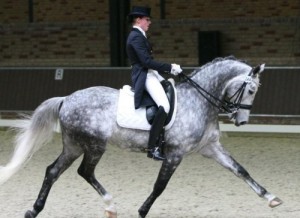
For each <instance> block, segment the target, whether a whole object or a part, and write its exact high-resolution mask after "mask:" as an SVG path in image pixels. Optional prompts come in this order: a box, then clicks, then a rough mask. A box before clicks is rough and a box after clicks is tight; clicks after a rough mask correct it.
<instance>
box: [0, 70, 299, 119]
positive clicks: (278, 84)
mask: <svg viewBox="0 0 300 218" xmlns="http://www.w3.org/2000/svg"><path fill="white" fill-rule="evenodd" d="M55 71H56V69H9V68H8V69H0V110H1V111H16V110H17V111H19V110H20V111H27V110H29V111H31V110H34V109H35V108H36V107H37V106H38V105H39V104H40V103H41V102H42V101H44V100H46V99H48V98H51V97H55V96H65V95H69V94H71V93H72V92H74V91H77V90H79V89H84V88H88V87H91V86H110V87H113V88H117V89H119V88H121V87H122V86H123V85H124V84H130V83H131V82H130V69H129V68H88V69H80V68H73V69H64V73H63V79H62V80H55V79H54V78H55ZM186 71H187V72H189V71H191V70H190V69H188V70H186ZM299 81H300V68H282V69H277V68H267V69H266V70H265V72H264V73H263V74H262V76H261V84H262V85H261V86H260V88H259V91H258V93H257V96H256V99H255V102H254V105H253V109H252V112H251V113H252V114H276V115H299V114H300V97H299V95H300V94H299V93H300V86H299Z"/></svg>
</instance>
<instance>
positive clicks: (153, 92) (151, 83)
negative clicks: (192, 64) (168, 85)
mask: <svg viewBox="0 0 300 218" xmlns="http://www.w3.org/2000/svg"><path fill="white" fill-rule="evenodd" d="M162 80H164V78H163V77H162V76H161V75H159V73H158V72H157V71H156V70H151V69H150V70H148V73H147V79H146V84H145V88H146V90H147V92H148V93H149V94H150V96H151V97H152V98H153V100H154V101H155V103H156V104H157V106H158V107H160V106H162V107H164V109H165V112H166V113H169V111H170V104H169V101H168V98H167V96H166V94H165V91H164V89H163V87H162V85H161V84H160V81H162Z"/></svg>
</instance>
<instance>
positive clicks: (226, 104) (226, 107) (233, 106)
mask: <svg viewBox="0 0 300 218" xmlns="http://www.w3.org/2000/svg"><path fill="white" fill-rule="evenodd" d="M252 72H253V69H252V70H251V71H250V73H249V74H248V76H247V77H246V80H245V81H244V83H243V84H242V85H241V87H240V88H239V89H238V90H237V91H236V92H235V93H234V94H233V95H232V96H231V97H230V98H229V101H227V100H226V99H224V100H221V99H219V98H217V97H215V96H213V95H212V94H210V93H209V92H208V91H206V90H205V89H203V88H202V87H201V86H200V85H198V84H197V83H196V82H195V81H194V80H192V79H191V78H190V77H188V76H187V75H185V74H183V73H181V74H179V75H178V76H179V78H180V79H184V80H187V81H188V83H189V84H190V85H191V86H193V87H194V88H195V89H196V90H197V91H198V92H199V93H200V94H201V95H202V96H203V97H204V98H205V99H206V100H207V101H208V102H209V103H210V104H212V105H213V106H214V107H216V108H218V109H219V110H220V111H222V112H226V113H227V114H236V113H237V111H238V110H239V109H245V110H251V108H252V105H246V104H241V102H242V99H243V95H244V91H245V87H246V85H247V84H248V83H249V82H250V81H251V79H248V77H250V76H251V74H252ZM235 96H236V97H235ZM233 97H235V99H234V101H233V102H231V101H230V100H231V99H232V98H233ZM212 99H213V100H214V101H213V100H212ZM218 103H219V104H218Z"/></svg>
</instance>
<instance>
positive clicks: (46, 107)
mask: <svg viewBox="0 0 300 218" xmlns="http://www.w3.org/2000/svg"><path fill="white" fill-rule="evenodd" d="M63 100H64V97H56V98H51V99H48V100H46V101H44V102H43V103H42V104H41V105H40V106H39V107H38V108H37V109H36V110H35V111H34V113H33V115H32V116H27V117H25V118H24V119H22V120H19V121H17V122H16V123H15V124H13V128H15V129H16V131H17V134H16V137H15V144H16V146H15V150H14V153H13V155H12V157H11V159H10V161H9V162H8V163H7V165H6V166H0V185H1V184H3V183H4V182H6V181H7V180H8V179H9V178H10V177H11V176H13V175H14V174H15V173H16V172H18V171H19V170H20V169H21V168H22V166H23V165H24V164H25V163H26V162H27V161H28V160H29V159H30V158H31V156H32V155H33V154H34V153H35V152H36V151H38V150H39V149H40V148H41V147H42V145H45V144H46V143H47V142H49V141H50V140H51V139H52V136H53V133H54V128H55V127H56V125H57V124H58V115H59V109H60V107H61V105H62V103H63Z"/></svg>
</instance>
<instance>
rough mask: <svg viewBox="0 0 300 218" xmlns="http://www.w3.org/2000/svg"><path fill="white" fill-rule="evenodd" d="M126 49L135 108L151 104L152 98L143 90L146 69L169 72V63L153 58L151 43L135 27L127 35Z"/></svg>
mask: <svg viewBox="0 0 300 218" xmlns="http://www.w3.org/2000/svg"><path fill="white" fill-rule="evenodd" d="M126 51H127V55H128V58H129V60H130V64H131V66H132V71H131V81H132V87H133V88H134V105H135V108H136V109H137V108H139V107H142V106H148V105H153V100H152V98H151V97H150V95H149V94H148V93H147V92H146V91H145V81H146V78H147V72H148V69H153V70H156V71H158V72H159V73H165V72H166V73H169V72H170V71H171V64H166V63H161V62H157V61H154V60H153V57H152V48H151V45H150V43H149V42H148V40H147V38H146V37H145V36H144V35H143V34H142V33H141V31H140V30H138V29H137V28H132V30H131V32H130V33H129V35H128V38H127V43H126ZM154 104H155V103H154Z"/></svg>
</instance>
